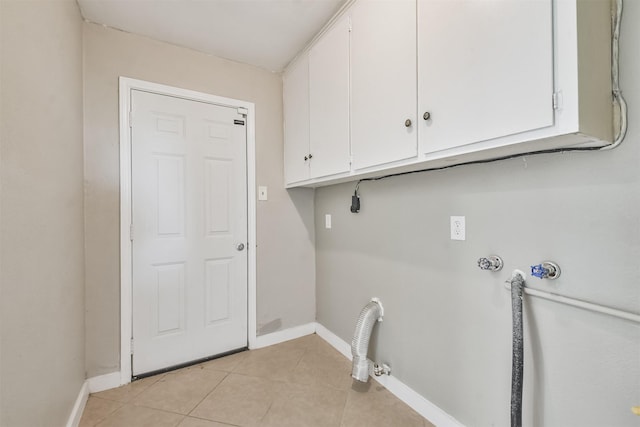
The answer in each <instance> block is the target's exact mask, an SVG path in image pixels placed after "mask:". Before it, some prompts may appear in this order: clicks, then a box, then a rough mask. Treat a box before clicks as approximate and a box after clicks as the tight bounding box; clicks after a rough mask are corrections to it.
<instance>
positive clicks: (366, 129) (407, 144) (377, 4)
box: [351, 0, 419, 169]
mask: <svg viewBox="0 0 640 427" xmlns="http://www.w3.org/2000/svg"><path fill="white" fill-rule="evenodd" d="M351 26H352V31H351V154H352V156H353V167H354V169H362V168H366V167H369V166H375V165H380V164H383V163H389V162H393V161H397V160H402V159H407V158H411V157H415V156H416V155H417V151H418V148H417V145H418V139H417V131H416V126H417V125H419V123H416V108H417V105H416V92H417V89H416V86H417V84H416V1H415V0H393V1H389V0H384V1H380V0H377V1H372V0H361V1H359V2H357V3H356V4H355V5H354V6H353V9H352V12H351ZM407 120H409V122H410V124H409V122H407ZM405 124H408V126H405Z"/></svg>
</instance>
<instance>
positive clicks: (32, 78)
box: [0, 0, 85, 427]
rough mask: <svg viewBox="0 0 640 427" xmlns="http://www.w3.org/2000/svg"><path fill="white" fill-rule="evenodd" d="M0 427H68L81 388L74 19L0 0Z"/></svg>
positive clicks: (78, 55)
mask: <svg viewBox="0 0 640 427" xmlns="http://www.w3.org/2000/svg"><path fill="white" fill-rule="evenodd" d="M0 15H1V21H0V28H1V39H2V42H1V43H2V44H1V53H0V58H1V59H0V61H1V65H0V67H1V76H0V86H1V90H2V96H0V105H1V108H2V113H1V115H0V132H1V140H0V151H1V160H0V182H1V187H2V188H1V192H0V203H1V208H0V246H1V252H0V284H1V290H0V292H1V296H0V313H1V315H0V319H1V322H0V323H1V325H2V327H1V333H0V335H1V338H0V341H1V342H2V349H1V354H0V359H1V364H0V376H1V378H2V380H1V381H0V384H1V387H2V390H1V393H0V414H1V415H0V425H2V426H11V427H19V426H25V427H38V426H61V425H65V424H66V422H67V419H68V417H69V414H70V412H71V409H72V407H73V404H74V402H75V399H76V397H77V396H78V392H79V391H80V388H81V386H82V384H83V382H84V379H85V376H84V312H83V308H84V285H83V282H84V278H83V275H84V267H83V203H82V200H83V183H82V170H83V168H82V93H81V90H82V85H81V84H80V83H79V82H81V81H82V19H81V17H80V13H79V10H78V6H77V4H76V2H75V1H73V0H64V1H62V0H56V1H13V0H2V1H1V2H0Z"/></svg>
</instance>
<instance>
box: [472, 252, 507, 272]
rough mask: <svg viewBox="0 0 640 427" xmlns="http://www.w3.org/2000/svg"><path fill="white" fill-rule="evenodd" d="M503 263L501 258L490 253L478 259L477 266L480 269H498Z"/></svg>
mask: <svg viewBox="0 0 640 427" xmlns="http://www.w3.org/2000/svg"><path fill="white" fill-rule="evenodd" d="M503 265H504V263H503V262H502V258H500V257H499V256H497V255H490V256H488V257H486V258H480V259H479V260H478V267H480V269H481V270H489V271H499V270H501V269H502V266H503Z"/></svg>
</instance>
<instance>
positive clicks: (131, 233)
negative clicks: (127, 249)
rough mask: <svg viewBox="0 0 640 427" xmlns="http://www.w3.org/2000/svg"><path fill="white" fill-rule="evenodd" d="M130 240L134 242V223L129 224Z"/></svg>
mask: <svg viewBox="0 0 640 427" xmlns="http://www.w3.org/2000/svg"><path fill="white" fill-rule="evenodd" d="M129 240H131V241H132V242H133V224H130V225H129Z"/></svg>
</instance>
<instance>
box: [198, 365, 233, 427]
mask: <svg viewBox="0 0 640 427" xmlns="http://www.w3.org/2000/svg"><path fill="white" fill-rule="evenodd" d="M229 375H231V372H226V373H225V375H224V377H222V379H221V380H220V381H218V384H216V385H215V387H213V388H212V389H211V390H210V391H209V392H208V393H207V394H205V395H204V397H203V398H202V399H200V401H198V403H196V405H195V406H194V407H193V408H191V410H190V411H189V413H188V414H187V416H189V417H190V416H191V413H192V412H193V411H195V410H196V408H197V407H198V406H200V404H201V403H202V402H204V401H205V399H206V398H207V397H209V396H210V395H211V393H213V392H214V391H216V389H217V388H218V387H220V384H222V383H223V382H224V380H226V379H227V378H228V377H229ZM193 418H198V417H195V416H194V417H193ZM201 419H205V418H201ZM207 421H211V420H207Z"/></svg>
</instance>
